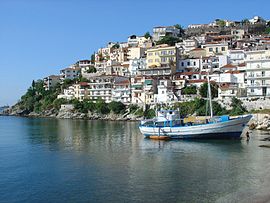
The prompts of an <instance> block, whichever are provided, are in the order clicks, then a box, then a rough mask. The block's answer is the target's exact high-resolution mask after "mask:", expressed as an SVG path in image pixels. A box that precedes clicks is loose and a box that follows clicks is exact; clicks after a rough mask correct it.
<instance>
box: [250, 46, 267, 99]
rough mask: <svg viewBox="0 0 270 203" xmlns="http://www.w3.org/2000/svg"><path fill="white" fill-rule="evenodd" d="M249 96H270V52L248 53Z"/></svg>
mask: <svg viewBox="0 0 270 203" xmlns="http://www.w3.org/2000/svg"><path fill="white" fill-rule="evenodd" d="M246 71H247V95H248V96H257V97H259V96H267V97H269V96H270V51H269V50H259V51H249V52H246Z"/></svg>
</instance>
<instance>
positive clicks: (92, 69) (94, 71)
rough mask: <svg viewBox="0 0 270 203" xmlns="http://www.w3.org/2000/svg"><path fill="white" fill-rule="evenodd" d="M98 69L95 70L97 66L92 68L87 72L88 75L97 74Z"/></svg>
mask: <svg viewBox="0 0 270 203" xmlns="http://www.w3.org/2000/svg"><path fill="white" fill-rule="evenodd" d="M96 72H97V69H96V68H95V66H90V67H89V69H88V70H87V73H96Z"/></svg>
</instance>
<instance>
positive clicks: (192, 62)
mask: <svg viewBox="0 0 270 203" xmlns="http://www.w3.org/2000/svg"><path fill="white" fill-rule="evenodd" d="M200 70H201V58H187V59H180V60H178V62H177V70H176V71H177V72H185V71H188V72H189V71H191V72H194V71H200Z"/></svg>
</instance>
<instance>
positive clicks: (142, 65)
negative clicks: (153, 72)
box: [129, 58, 147, 76]
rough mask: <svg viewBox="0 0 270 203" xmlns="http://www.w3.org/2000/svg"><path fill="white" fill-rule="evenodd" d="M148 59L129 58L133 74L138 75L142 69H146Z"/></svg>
mask: <svg viewBox="0 0 270 203" xmlns="http://www.w3.org/2000/svg"><path fill="white" fill-rule="evenodd" d="M146 67H147V65H146V59H145V58H139V59H133V60H129V72H130V74H131V75H132V76H134V75H138V74H139V70H140V69H146Z"/></svg>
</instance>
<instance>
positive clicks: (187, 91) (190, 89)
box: [182, 85, 197, 95]
mask: <svg viewBox="0 0 270 203" xmlns="http://www.w3.org/2000/svg"><path fill="white" fill-rule="evenodd" d="M182 94H184V95H191V94H197V88H196V86H194V85H192V86H187V87H184V88H183V89H182Z"/></svg>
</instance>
